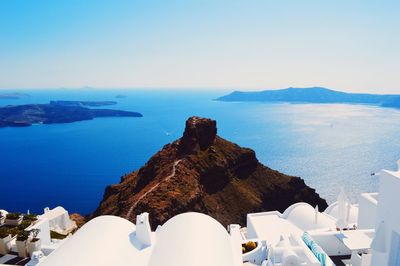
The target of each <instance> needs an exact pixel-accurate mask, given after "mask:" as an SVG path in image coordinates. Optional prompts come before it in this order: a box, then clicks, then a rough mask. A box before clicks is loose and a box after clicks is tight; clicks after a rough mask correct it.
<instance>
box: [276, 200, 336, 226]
mask: <svg viewBox="0 0 400 266" xmlns="http://www.w3.org/2000/svg"><path fill="white" fill-rule="evenodd" d="M282 216H283V218H285V219H287V220H288V221H290V222H291V223H292V224H294V225H295V226H297V227H298V228H300V229H301V230H303V231H308V230H314V229H320V228H332V227H333V228H334V227H335V221H334V219H332V218H331V217H329V216H327V215H326V214H324V213H318V215H317V223H315V209H314V208H313V207H312V206H311V205H310V204H308V203H304V202H301V203H296V204H293V205H292V206H290V207H289V208H287V209H286V211H285V212H284V213H283V215H282Z"/></svg>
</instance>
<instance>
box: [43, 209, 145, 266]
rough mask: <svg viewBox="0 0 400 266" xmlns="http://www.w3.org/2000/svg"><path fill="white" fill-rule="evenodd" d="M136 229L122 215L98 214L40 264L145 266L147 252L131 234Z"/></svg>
mask: <svg viewBox="0 0 400 266" xmlns="http://www.w3.org/2000/svg"><path fill="white" fill-rule="evenodd" d="M135 228H136V227H135V225H134V224H133V223H131V222H129V221H128V220H125V219H123V218H120V217H116V216H99V217H97V218H94V219H93V220H91V221H89V222H88V223H87V224H85V225H84V226H83V227H82V228H81V229H79V230H78V231H77V232H76V233H75V234H74V235H73V236H72V237H71V238H70V239H68V240H67V241H65V243H63V244H62V245H61V246H60V247H59V248H58V249H56V250H55V251H54V252H52V253H51V254H50V255H49V257H47V258H46V259H45V260H44V261H43V262H42V263H41V264H40V265H41V266H54V265H57V266H71V265H74V266H83V265H85V266H87V265H96V266H106V265H107V266H110V265H146V262H147V257H148V255H147V257H146V256H144V254H142V252H140V250H139V248H138V247H137V245H136V246H135V242H134V237H132V234H133V233H134V232H135ZM132 263H133V264H132Z"/></svg>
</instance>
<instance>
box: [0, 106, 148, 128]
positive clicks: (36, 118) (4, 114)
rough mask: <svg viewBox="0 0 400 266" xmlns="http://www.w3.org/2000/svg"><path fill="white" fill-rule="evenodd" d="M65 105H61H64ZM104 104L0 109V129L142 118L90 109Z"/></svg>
mask: <svg viewBox="0 0 400 266" xmlns="http://www.w3.org/2000/svg"><path fill="white" fill-rule="evenodd" d="M65 102H66V104H63V103H65ZM79 103H80V104H79ZM82 103H86V104H85V105H89V106H101V105H104V103H106V102H68V101H52V102H50V103H49V104H25V105H10V106H5V107H0V127H27V126H31V125H32V124H58V123H72V122H76V121H83V120H91V119H94V118H96V117H142V116H143V115H142V114H141V113H138V112H130V111H121V110H111V109H90V108H86V107H83V106H82V105H83V104H82ZM106 105H107V104H106Z"/></svg>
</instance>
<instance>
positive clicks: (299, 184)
mask: <svg viewBox="0 0 400 266" xmlns="http://www.w3.org/2000/svg"><path fill="white" fill-rule="evenodd" d="M299 201H303V202H308V203H310V204H311V205H313V206H315V205H318V206H319V208H320V210H321V209H322V210H323V209H325V208H326V207H327V203H326V201H325V200H324V199H322V198H320V196H319V195H318V194H317V193H316V192H315V190H314V189H312V188H310V187H308V186H307V185H305V183H304V181H303V180H302V179H301V178H299V177H293V176H288V175H284V174H282V173H280V172H278V171H275V170H272V169H270V168H268V167H266V166H264V165H262V164H261V163H259V162H258V160H257V158H256V155H255V153H254V151H253V150H251V149H247V148H242V147H240V146H238V145H236V144H234V143H232V142H229V141H227V140H225V139H223V138H221V137H219V136H217V127H216V122H215V121H214V120H210V119H205V118H199V117H191V118H189V119H188V120H187V121H186V129H185V131H184V134H183V136H182V138H180V139H178V140H176V141H175V142H173V143H171V144H168V145H165V146H164V147H163V148H162V150H160V151H159V152H158V153H156V154H155V155H154V156H153V157H152V158H151V159H150V160H149V161H148V162H147V163H146V164H145V165H144V166H143V167H142V168H140V169H139V170H138V171H135V172H133V173H131V174H128V175H126V176H124V177H122V179H121V182H120V183H119V184H116V185H111V186H109V187H107V188H106V191H105V193H104V198H103V200H102V201H101V203H100V205H99V207H98V208H97V210H96V211H95V212H94V214H93V215H94V216H96V215H104V214H113V215H118V216H122V217H125V218H127V219H129V220H131V221H133V222H135V217H136V214H139V213H141V212H149V213H150V219H151V224H152V226H153V228H155V227H156V226H157V225H159V224H163V223H164V222H165V221H166V220H168V219H169V218H171V217H172V216H174V215H176V214H179V213H182V212H188V211H196V212H202V213H205V214H208V215H210V216H212V217H214V218H216V219H217V220H218V221H220V222H221V223H222V224H224V225H227V224H230V223H241V224H245V221H246V214H247V213H251V212H260V211H268V210H280V211H284V210H285V209H286V208H287V207H288V206H290V205H291V204H293V203H295V202H299Z"/></svg>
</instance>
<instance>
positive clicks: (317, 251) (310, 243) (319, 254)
mask: <svg viewBox="0 0 400 266" xmlns="http://www.w3.org/2000/svg"><path fill="white" fill-rule="evenodd" d="M301 238H302V239H303V241H304V243H305V244H306V245H307V247H308V248H309V249H310V250H311V252H312V253H313V254H314V256H315V257H316V258H317V259H318V261H319V262H321V265H322V266H326V254H325V252H324V251H323V250H322V248H321V247H320V246H319V245H318V244H317V243H315V242H314V240H313V239H312V238H311V236H310V235H309V234H308V233H307V232H304V233H303V235H302V236H301Z"/></svg>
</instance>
